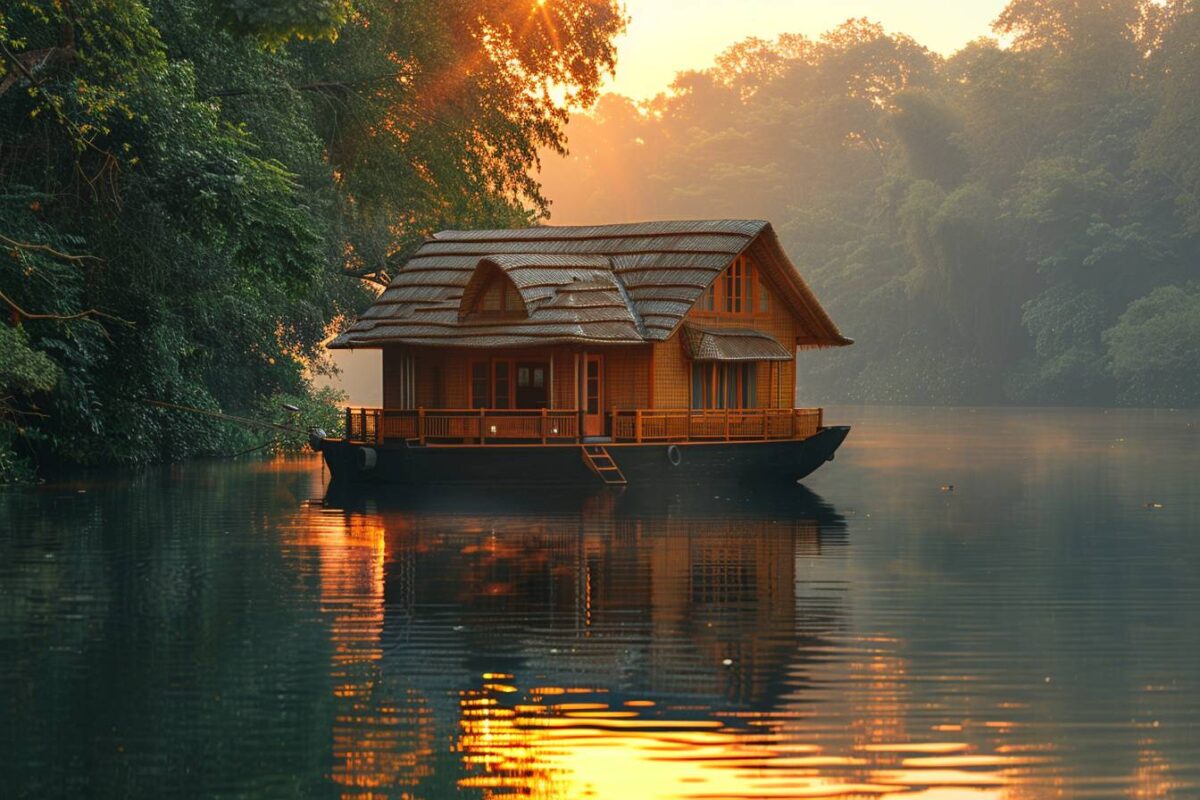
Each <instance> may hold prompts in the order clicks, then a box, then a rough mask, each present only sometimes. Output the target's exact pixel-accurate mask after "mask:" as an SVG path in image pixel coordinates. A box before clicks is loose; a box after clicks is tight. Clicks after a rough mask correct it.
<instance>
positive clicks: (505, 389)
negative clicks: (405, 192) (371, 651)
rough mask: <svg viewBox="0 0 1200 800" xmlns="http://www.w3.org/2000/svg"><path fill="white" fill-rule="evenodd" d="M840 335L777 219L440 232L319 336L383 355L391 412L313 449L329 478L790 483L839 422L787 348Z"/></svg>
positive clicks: (831, 343)
mask: <svg viewBox="0 0 1200 800" xmlns="http://www.w3.org/2000/svg"><path fill="white" fill-rule="evenodd" d="M848 344H851V340H850V339H847V338H846V337H844V336H843V335H842V334H841V332H840V331H839V330H838V328H837V326H836V325H834V323H833V321H832V320H831V319H830V318H829V315H828V314H826V313H825V310H824V309H822V308H821V305H820V304H819V303H818V302H817V299H816V297H815V296H814V295H813V292H812V290H811V289H810V288H809V287H808V285H807V284H806V283H805V281H804V279H803V278H802V277H801V275H800V273H799V272H798V271H797V270H796V268H795V266H794V265H793V264H792V263H791V261H789V260H788V257H787V255H786V254H785V253H784V252H783V249H782V247H781V246H780V243H779V239H778V237H777V236H776V234H775V231H774V230H773V229H772V227H771V225H770V223H768V222H764V221H757V220H706V221H673V222H643V223H635V224H622V225H601V226H596V227H548V226H544V227H532V228H520V229H513V230H474V231H443V232H442V233H439V234H437V235H435V236H433V237H432V238H431V239H428V240H426V241H425V243H424V244H423V245H422V246H421V247H420V249H418V250H417V251H416V252H415V253H414V254H413V255H412V257H411V258H410V259H409V260H408V262H407V263H406V264H404V266H403V267H402V268H401V269H400V270H399V271H398V272H397V273H396V275H395V277H394V278H393V280H392V281H391V283H390V284H389V286H388V288H387V289H386V290H385V291H384V292H383V293H382V294H380V296H379V298H378V299H377V300H376V301H375V302H374V303H373V304H372V305H371V307H370V308H368V309H367V310H366V311H365V312H364V313H363V314H362V316H360V317H359V318H358V319H357V320H356V321H355V322H354V323H353V324H352V325H351V326H350V327H349V329H348V330H346V331H345V332H344V333H342V334H341V335H340V336H338V337H337V338H335V339H334V340H333V341H332V342H331V343H330V347H331V348H348V349H354V348H374V349H379V350H381V351H382V363H383V376H382V379H383V408H349V409H347V410H346V419H345V433H344V437H343V438H341V439H331V438H320V437H318V438H317V439H316V440H315V441H314V446H315V447H317V448H318V449H320V450H321V451H322V452H323V454H324V457H325V460H326V463H327V464H328V466H329V469H330V472H331V474H332V476H333V478H334V479H335V480H336V481H342V480H355V481H372V482H394V483H403V484H410V485H422V484H428V483H487V484H499V483H526V484H536V485H539V486H544V485H552V484H560V485H561V484H589V483H590V484H607V485H614V486H623V485H626V484H637V485H642V486H645V485H659V484H663V483H670V482H674V481H682V482H686V483H694V482H713V483H718V482H723V483H734V482H737V483H744V482H750V483H756V484H761V483H767V482H776V483H778V482H786V483H794V482H795V481H797V480H799V479H800V478H803V477H804V476H806V475H808V474H809V473H811V472H812V471H813V470H815V469H816V468H817V467H819V466H821V465H822V464H823V463H825V462H826V461H829V460H831V459H832V458H833V455H834V451H836V450H837V448H838V446H839V445H840V444H841V443H842V441H843V440H844V439H845V438H846V434H847V433H848V431H849V428H846V427H841V426H827V425H826V424H825V420H824V418H823V414H822V409H820V408H796V407H795V396H796V355H797V350H806V349H813V348H822V347H840V346H843V345H848Z"/></svg>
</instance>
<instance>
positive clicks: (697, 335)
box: [682, 322, 794, 361]
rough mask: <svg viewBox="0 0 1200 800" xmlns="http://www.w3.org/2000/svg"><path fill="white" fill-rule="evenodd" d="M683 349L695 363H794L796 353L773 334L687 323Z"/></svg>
mask: <svg viewBox="0 0 1200 800" xmlns="http://www.w3.org/2000/svg"><path fill="white" fill-rule="evenodd" d="M682 338H683V349H684V351H685V352H686V353H687V356H688V358H690V359H691V360H692V361H791V360H792V357H793V355H794V354H793V353H792V352H790V351H788V350H787V349H785V348H784V347H783V346H782V345H781V344H779V342H777V341H775V340H774V339H773V338H771V336H770V335H769V334H766V333H763V332H762V331H756V330H752V329H750V328H704V327H701V326H699V325H692V324H690V323H687V322H685V323H684V324H683V335H682Z"/></svg>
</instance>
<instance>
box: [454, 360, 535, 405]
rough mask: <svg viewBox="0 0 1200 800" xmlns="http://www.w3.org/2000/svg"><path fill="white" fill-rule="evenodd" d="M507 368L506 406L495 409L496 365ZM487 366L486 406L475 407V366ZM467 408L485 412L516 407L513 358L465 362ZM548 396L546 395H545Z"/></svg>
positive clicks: (515, 364) (515, 377) (515, 373)
mask: <svg viewBox="0 0 1200 800" xmlns="http://www.w3.org/2000/svg"><path fill="white" fill-rule="evenodd" d="M501 363H502V364H506V365H507V366H508V405H507V406H505V407H504V408H499V409H498V408H497V407H496V365H497V364H501ZM476 364H487V365H488V396H487V405H484V406H476V405H475V365H476ZM467 378H468V380H467V407H468V408H482V409H484V410H486V411H509V410H512V409H514V408H516V407H517V360H516V359H515V358H472V359H471V360H470V361H469V362H467ZM547 396H548V395H547Z"/></svg>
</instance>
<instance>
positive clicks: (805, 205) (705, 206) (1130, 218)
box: [543, 0, 1200, 406]
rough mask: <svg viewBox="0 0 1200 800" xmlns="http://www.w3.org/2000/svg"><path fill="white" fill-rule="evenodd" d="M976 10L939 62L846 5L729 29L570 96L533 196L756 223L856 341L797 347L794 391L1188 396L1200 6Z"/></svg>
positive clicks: (581, 216)
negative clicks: (636, 92) (654, 74)
mask: <svg viewBox="0 0 1200 800" xmlns="http://www.w3.org/2000/svg"><path fill="white" fill-rule="evenodd" d="M993 27H994V33H995V34H996V35H997V37H998V39H990V38H983V39H979V40H977V41H974V42H972V43H971V44H969V45H968V46H966V47H964V48H963V49H962V50H961V51H959V52H957V53H955V54H954V55H952V56H950V57H942V56H940V55H938V54H936V53H934V52H931V51H930V50H928V49H927V48H925V47H923V46H922V45H921V44H920V43H919V42H916V41H914V40H913V39H911V38H909V37H907V36H903V35H896V34H889V33H888V32H886V31H884V30H883V29H881V28H880V27H879V26H878V25H875V24H872V23H870V22H868V21H865V20H852V21H849V22H847V23H845V24H844V25H842V26H840V27H839V28H837V29H836V30H833V31H830V32H829V33H827V34H826V35H825V36H823V37H821V38H820V39H817V40H812V39H809V38H806V37H804V36H793V35H784V36H780V37H779V38H778V39H776V40H774V41H764V40H759V39H750V40H747V41H743V42H740V43H738V44H735V45H734V46H732V47H730V48H729V49H728V50H727V51H726V52H725V53H724V54H722V55H721V56H720V57H719V58H718V59H717V61H716V63H715V64H714V65H713V66H712V67H711V68H710V69H707V70H704V71H700V72H687V73H681V74H679V75H678V76H677V79H676V80H675V82H674V84H673V85H672V86H671V87H670V89H669V90H668V91H666V92H665V93H663V94H661V95H659V96H658V97H656V98H654V99H653V100H651V101H649V102H646V103H641V104H638V103H634V102H632V101H630V100H628V99H626V98H624V97H620V96H615V95H605V96H603V97H602V98H601V99H600V100H599V102H598V103H597V105H596V106H595V107H594V108H593V109H592V110H591V111H590V113H588V114H586V115H579V116H576V117H574V118H573V119H572V121H571V124H570V127H569V129H568V132H569V134H570V149H571V155H570V157H569V159H568V160H566V161H563V162H556V161H547V164H546V169H545V172H544V180H543V185H544V188H545V192H546V194H547V195H548V196H549V197H551V198H553V199H554V200H555V203H556V205H555V206H554V209H562V210H563V212H565V214H563V215H561V216H567V217H569V220H570V221H572V222H576V221H578V222H600V221H619V220H625V219H641V218H656V217H657V218H662V217H721V216H735V217H746V216H753V217H762V218H766V219H769V220H771V221H772V222H774V223H775V225H776V227H777V228H778V229H779V231H780V234H781V236H782V238H783V241H784V245H785V246H786V247H787V249H788V251H789V253H790V254H791V256H792V258H793V260H794V261H795V262H796V264H797V265H798V266H799V268H800V269H801V271H802V272H803V273H804V274H805V276H806V277H807V278H808V280H809V281H810V282H811V283H812V284H813V285H814V288H815V289H816V290H817V293H818V296H819V297H821V299H822V300H823V302H824V303H825V304H826V306H827V307H828V308H829V310H830V312H831V314H832V315H833V317H834V319H835V320H836V321H837V322H838V323H839V325H840V326H841V327H842V330H843V331H844V332H845V333H846V334H847V335H849V336H851V337H854V338H855V339H856V340H857V344H856V345H855V346H854V347H851V348H847V349H841V350H836V351H826V352H823V353H820V354H811V353H805V354H804V358H803V363H802V368H801V375H800V382H801V385H800V397H802V398H804V401H805V402H812V401H830V400H836V401H852V402H897V403H933V404H961V403H970V404H997V403H1021V404H1103V405H1110V404H1113V405H1134V406H1176V405H1186V406H1197V405H1200V4H1198V3H1197V2H1194V0H1172V1H1171V2H1167V3H1161V2H1150V1H1149V0H1104V2H1099V1H1098V0H1097V1H1094V2H1093V1H1091V0H1087V1H1085V0H1013V2H1011V3H1010V4H1009V5H1008V7H1007V8H1006V9H1005V10H1004V11H1003V13H1002V14H1001V15H1000V17H999V18H998V19H996V20H995V23H994V26H993ZM564 221H565V220H564Z"/></svg>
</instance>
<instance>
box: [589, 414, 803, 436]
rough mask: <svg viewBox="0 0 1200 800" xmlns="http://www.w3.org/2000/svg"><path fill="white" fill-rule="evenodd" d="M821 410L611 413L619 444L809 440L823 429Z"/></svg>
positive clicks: (614, 431) (614, 432) (613, 428)
mask: <svg viewBox="0 0 1200 800" xmlns="http://www.w3.org/2000/svg"><path fill="white" fill-rule="evenodd" d="M821 424H822V409H819V408H726V409H686V408H685V409H657V408H656V409H636V410H631V411H622V410H614V411H613V412H612V425H611V430H612V437H613V439H614V440H615V441H618V442H688V441H747V440H754V439H807V438H808V437H809V436H813V435H814V434H816V433H817V431H819V430H820V429H821Z"/></svg>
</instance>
